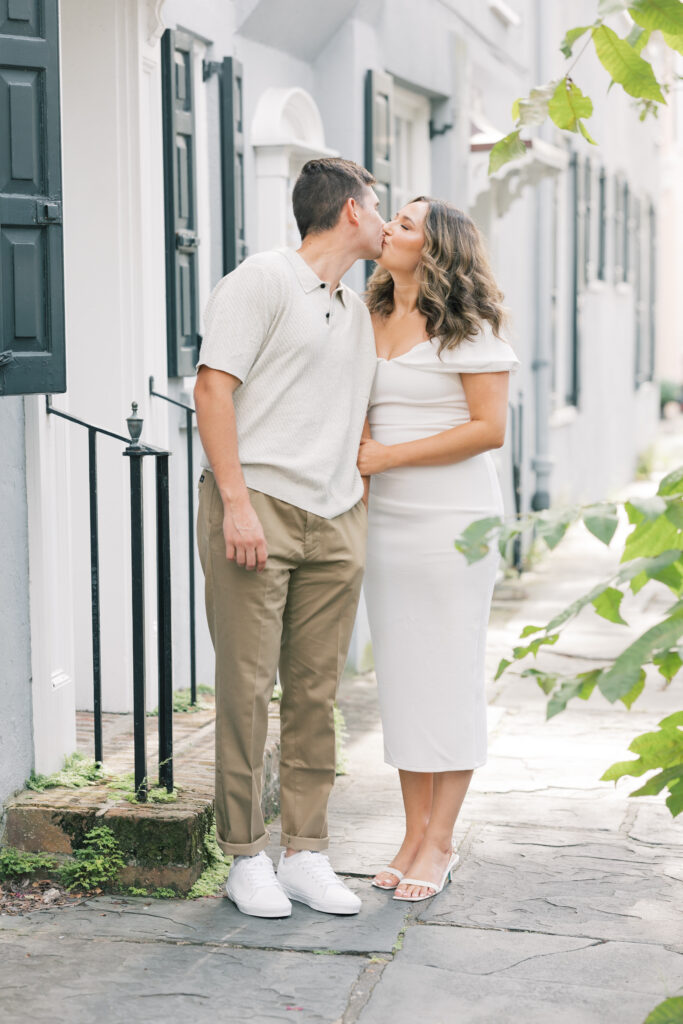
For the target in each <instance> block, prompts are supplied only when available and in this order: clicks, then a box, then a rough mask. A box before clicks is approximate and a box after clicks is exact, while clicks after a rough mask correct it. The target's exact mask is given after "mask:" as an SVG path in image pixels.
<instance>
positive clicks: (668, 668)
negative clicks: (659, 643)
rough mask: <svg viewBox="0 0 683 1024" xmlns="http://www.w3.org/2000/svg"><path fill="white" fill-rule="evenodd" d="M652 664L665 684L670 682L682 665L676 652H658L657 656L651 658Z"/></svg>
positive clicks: (682, 662) (682, 661) (682, 660)
mask: <svg viewBox="0 0 683 1024" xmlns="http://www.w3.org/2000/svg"><path fill="white" fill-rule="evenodd" d="M652 662H653V664H654V665H656V666H657V668H658V669H659V672H660V674H661V675H663V676H664V678H665V679H666V681H667V683H670V682H671V680H672V679H673V678H674V676H675V675H677V674H678V672H679V671H680V668H681V666H682V665H683V659H682V658H681V655H680V653H679V651H677V650H673V651H660V652H659V653H658V654H655V655H654V656H653V658H652Z"/></svg>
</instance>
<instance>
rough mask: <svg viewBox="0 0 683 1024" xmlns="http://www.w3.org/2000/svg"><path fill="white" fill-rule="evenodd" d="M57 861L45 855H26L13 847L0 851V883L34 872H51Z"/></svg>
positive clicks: (5, 847) (6, 847)
mask: <svg viewBox="0 0 683 1024" xmlns="http://www.w3.org/2000/svg"><path fill="white" fill-rule="evenodd" d="M56 867H57V861H56V860H55V858H54V857H50V856H49V854H46V853H26V851H24V850H17V849H15V848H14V847H13V846H3V847H2V849H0V882H4V881H6V880H7V879H10V878H22V877H24V876H26V875H32V874H33V872H34V871H53V870H54V869H55V868H56Z"/></svg>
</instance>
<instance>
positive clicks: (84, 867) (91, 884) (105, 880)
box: [59, 825, 125, 891]
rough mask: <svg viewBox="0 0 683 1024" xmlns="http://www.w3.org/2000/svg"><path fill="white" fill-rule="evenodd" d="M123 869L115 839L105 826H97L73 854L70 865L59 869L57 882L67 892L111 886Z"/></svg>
mask: <svg viewBox="0 0 683 1024" xmlns="http://www.w3.org/2000/svg"><path fill="white" fill-rule="evenodd" d="M123 867H125V861H124V859H123V856H122V854H121V848H120V846H119V844H118V842H117V839H116V836H115V835H114V833H113V832H112V830H111V829H110V828H107V826H106V825H98V826H96V827H95V828H92V829H90V831H89V832H88V833H87V834H86V835H85V837H84V838H83V843H82V845H81V846H79V847H78V848H77V849H76V850H75V851H74V861H73V863H71V864H65V865H64V866H63V867H62V869H61V871H60V873H59V875H60V881H61V882H62V884H63V885H64V886H65V887H66V888H67V889H69V890H71V889H85V890H86V891H91V890H92V889H100V888H103V887H104V886H109V885H111V884H112V883H113V882H115V881H116V878H117V876H118V873H119V871H120V870H121V869H122V868H123Z"/></svg>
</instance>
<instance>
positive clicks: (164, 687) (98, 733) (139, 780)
mask: <svg viewBox="0 0 683 1024" xmlns="http://www.w3.org/2000/svg"><path fill="white" fill-rule="evenodd" d="M46 409H47V412H48V413H49V414H51V415H53V416H58V417H60V418H61V419H64V420H68V421H69V422H70V423H76V424H77V425H78V426H81V427H85V428H86V429H87V431H88V471H89V482H90V603H91V621H92V661H93V724H94V740H95V760H96V761H97V762H99V763H101V762H102V754H103V751H102V666H101V647H100V568H99V520H98V506H97V435H98V434H104V435H105V436H106V437H112V438H114V439H115V440H117V441H122V442H123V443H124V444H125V445H126V448H125V449H124V451H123V452H122V454H123V455H124V456H126V457H127V458H129V459H130V513H131V515H130V520H131V522H130V525H131V599H132V605H131V607H132V623H133V736H134V750H135V753H134V760H135V793H136V796H137V798H138V800H140V801H145V800H146V799H147V788H148V787H147V752H146V742H145V724H146V723H145V719H146V709H145V597H144V520H143V507H144V501H143V486H142V459H143V458H144V457H145V456H147V455H151V456H153V457H154V459H155V463H156V542H157V617H158V623H157V657H158V677H159V678H158V683H159V754H158V762H159V785H160V786H165V787H166V789H167V790H168V792H169V793H170V792H172V791H173V666H172V646H171V644H172V635H171V630H172V627H171V553H170V529H169V486H168V459H169V455H170V452H168V451H165V450H164V449H162V448H155V447H154V446H153V445H148V444H142V443H140V440H139V438H140V433H141V431H142V420H141V419H139V418H138V417H137V415H136V413H137V405H136V404H135V403H133V411H132V415H131V416H129V417H128V419H127V420H126V423H127V425H128V432H129V435H130V436H129V437H124V436H123V435H122V434H117V433H115V432H114V431H112V430H105V428H104V427H98V426H96V425H95V424H93V423H87V422H86V421H85V420H82V419H80V418H79V417H77V416H72V415H71V414H70V413H66V412H62V410H61V409H55V408H54V407H53V405H52V400H51V398H50V396H49V395H47V396H46Z"/></svg>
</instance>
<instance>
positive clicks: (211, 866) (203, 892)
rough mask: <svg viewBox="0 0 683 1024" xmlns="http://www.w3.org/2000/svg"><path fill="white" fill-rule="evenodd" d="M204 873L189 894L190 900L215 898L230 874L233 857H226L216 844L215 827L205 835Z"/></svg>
mask: <svg viewBox="0 0 683 1024" xmlns="http://www.w3.org/2000/svg"><path fill="white" fill-rule="evenodd" d="M204 864H205V867H204V871H203V872H202V874H201V875H200V876H199V878H198V879H197V881H196V882H195V883H194V885H193V886H192V888H191V889H190V891H189V892H188V894H187V895H188V898H189V899H194V898H196V897H198V896H213V895H214V894H215V893H216V891H217V890H218V889H219V888H220V887H221V886H222V885H223V883H224V882H225V880H226V879H227V877H228V875H229V874H230V865H231V864H232V857H226V856H225V854H224V853H223V851H222V850H221V848H220V846H219V845H218V843H217V842H216V835H215V829H214V828H213V826H212V827H211V828H210V829H209V830H208V832H206V833H205V835H204Z"/></svg>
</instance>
